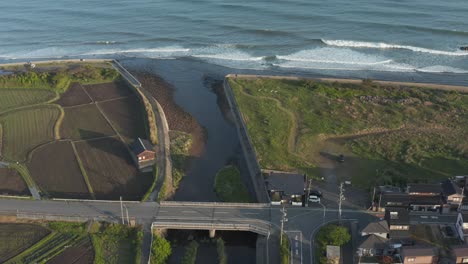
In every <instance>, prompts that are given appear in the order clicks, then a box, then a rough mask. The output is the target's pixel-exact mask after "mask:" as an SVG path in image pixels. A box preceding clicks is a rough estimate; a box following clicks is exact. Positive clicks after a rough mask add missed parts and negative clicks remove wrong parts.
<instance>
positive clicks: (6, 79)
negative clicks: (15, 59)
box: [0, 64, 119, 93]
mask: <svg viewBox="0 0 468 264" xmlns="http://www.w3.org/2000/svg"><path fill="white" fill-rule="evenodd" d="M38 68H40V67H38ZM118 76H119V74H118V72H117V71H116V70H114V69H112V68H101V67H95V66H92V65H90V64H88V65H75V66H73V67H66V65H65V64H64V65H63V67H61V68H55V69H54V70H51V71H43V72H41V71H38V69H34V70H24V69H23V70H18V71H15V72H14V74H8V75H1V76H0V88H19V89H50V90H54V91H57V92H60V93H62V92H65V91H66V90H67V88H68V87H69V85H70V83H71V82H80V83H82V84H95V83H105V82H111V81H113V80H115V79H116V78H117V77H118Z"/></svg>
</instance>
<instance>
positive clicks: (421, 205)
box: [409, 195, 445, 212]
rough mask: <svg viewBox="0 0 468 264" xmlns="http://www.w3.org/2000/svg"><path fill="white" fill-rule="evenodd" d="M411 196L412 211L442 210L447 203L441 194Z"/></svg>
mask: <svg viewBox="0 0 468 264" xmlns="http://www.w3.org/2000/svg"><path fill="white" fill-rule="evenodd" d="M409 198H410V200H409V204H410V206H409V208H410V210H411V211H421V212H442V208H443V207H444V205H445V201H444V198H443V197H442V196H441V195H410V197H409Z"/></svg>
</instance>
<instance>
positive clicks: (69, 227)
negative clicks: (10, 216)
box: [0, 222, 141, 264]
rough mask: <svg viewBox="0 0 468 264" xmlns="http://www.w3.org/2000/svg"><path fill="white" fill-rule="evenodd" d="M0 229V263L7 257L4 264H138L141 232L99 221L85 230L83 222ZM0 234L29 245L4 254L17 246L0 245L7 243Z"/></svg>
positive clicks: (7, 226)
mask: <svg viewBox="0 0 468 264" xmlns="http://www.w3.org/2000/svg"><path fill="white" fill-rule="evenodd" d="M17 226H18V227H17ZM8 228H9V229H8ZM3 229H5V230H6V231H5V233H0V261H1V260H2V259H1V258H2V257H3V256H5V257H4V260H7V258H8V260H7V261H6V262H5V263H8V264H13V263H75V264H76V263H80V264H89V263H139V248H140V245H141V235H140V232H141V231H140V230H139V229H138V228H132V227H128V226H124V225H113V224H108V223H99V222H93V223H92V224H91V225H90V226H89V227H88V226H87V224H86V223H70V222H48V223H45V224H0V230H3ZM9 230H12V231H16V230H19V233H18V236H16V237H15V234H14V233H12V232H10V231H9ZM32 231H34V232H36V233H38V232H39V231H42V233H44V234H42V235H41V236H39V234H36V233H33V232H32ZM3 234H5V235H10V236H13V237H15V240H14V241H15V242H16V241H18V243H19V242H21V241H23V240H24V241H25V242H28V241H30V242H28V243H27V244H23V245H24V246H23V245H22V246H21V247H18V246H17V247H16V248H18V249H16V250H15V251H11V253H6V254H5V253H4V251H2V249H12V250H13V249H15V248H13V247H14V246H15V245H18V243H16V244H15V243H11V244H8V243H2V242H3V241H9V240H8V238H7V237H4V236H3ZM33 239H35V240H33ZM10 240H11V238H10ZM4 244H5V245H4ZM6 244H8V245H6ZM2 253H4V254H3V255H2ZM2 263H3V262H2Z"/></svg>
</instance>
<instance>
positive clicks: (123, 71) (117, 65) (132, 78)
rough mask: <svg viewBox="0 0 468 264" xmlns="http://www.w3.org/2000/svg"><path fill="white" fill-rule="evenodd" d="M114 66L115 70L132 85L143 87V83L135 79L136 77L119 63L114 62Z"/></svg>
mask: <svg viewBox="0 0 468 264" xmlns="http://www.w3.org/2000/svg"><path fill="white" fill-rule="evenodd" d="M112 66H114V68H115V69H116V70H117V71H119V72H120V73H121V74H122V75H123V77H124V78H125V79H126V80H127V81H128V82H129V83H130V84H131V85H134V86H136V87H139V88H140V87H141V83H140V82H139V81H138V80H137V78H135V76H133V75H132V74H131V73H130V72H129V71H127V69H125V67H124V66H122V64H120V63H119V62H118V61H116V60H112Z"/></svg>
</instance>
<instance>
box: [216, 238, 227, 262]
mask: <svg viewBox="0 0 468 264" xmlns="http://www.w3.org/2000/svg"><path fill="white" fill-rule="evenodd" d="M216 251H217V253H218V263H219V264H227V256H226V247H225V245H224V240H223V239H222V238H220V237H218V238H217V239H216Z"/></svg>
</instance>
